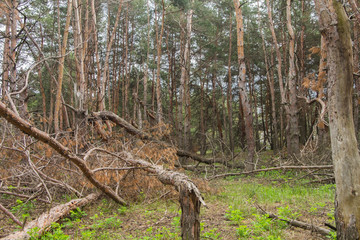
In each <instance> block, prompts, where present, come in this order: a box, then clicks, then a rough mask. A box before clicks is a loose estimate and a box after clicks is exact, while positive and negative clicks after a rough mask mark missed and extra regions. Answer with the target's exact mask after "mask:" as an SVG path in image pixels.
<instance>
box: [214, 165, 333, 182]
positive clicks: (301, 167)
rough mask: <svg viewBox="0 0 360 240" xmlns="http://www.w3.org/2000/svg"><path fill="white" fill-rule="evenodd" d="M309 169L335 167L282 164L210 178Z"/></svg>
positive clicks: (331, 166)
mask: <svg viewBox="0 0 360 240" xmlns="http://www.w3.org/2000/svg"><path fill="white" fill-rule="evenodd" d="M291 169H295V170H309V169H333V165H322V166H280V167H273V168H264V169H257V170H253V171H248V172H239V173H224V174H219V175H215V176H213V177H211V178H210V179H209V180H213V179H216V178H222V177H230V176H240V175H249V174H253V173H259V172H269V171H275V170H291Z"/></svg>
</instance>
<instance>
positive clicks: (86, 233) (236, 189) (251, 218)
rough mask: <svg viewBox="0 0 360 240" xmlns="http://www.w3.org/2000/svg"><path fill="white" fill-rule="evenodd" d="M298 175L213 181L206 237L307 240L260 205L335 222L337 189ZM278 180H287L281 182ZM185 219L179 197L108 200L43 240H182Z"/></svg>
mask: <svg viewBox="0 0 360 240" xmlns="http://www.w3.org/2000/svg"><path fill="white" fill-rule="evenodd" d="M297 177H298V176H297V175H296V172H290V173H289V172H287V173H286V174H282V173H281V172H276V173H261V174H258V175H257V176H254V177H242V178H230V179H227V180H217V181H214V182H211V183H210V185H211V186H214V187H215V188H218V189H219V191H218V193H217V194H213V193H204V197H205V201H206V202H207V203H208V205H209V206H210V209H205V208H202V209H201V221H202V222H201V226H200V227H201V239H270V240H279V239H306V235H304V236H303V235H301V236H296V237H295V238H292V233H293V230H291V229H290V228H289V227H288V225H287V224H286V223H284V222H282V221H280V220H273V219H270V218H268V217H267V216H266V215H264V214H263V213H261V212H260V211H259V209H258V208H257V206H261V207H262V208H264V209H265V210H267V211H269V212H271V213H274V214H277V215H278V216H279V217H281V218H284V219H299V220H302V221H305V222H309V223H313V224H315V225H316V223H317V222H318V223H319V224H317V225H320V224H322V223H323V222H329V223H332V224H334V214H333V199H334V190H335V185H333V184H327V185H317V186H311V185H308V184H305V183H306V180H304V181H303V180H301V181H291V179H296V178H297ZM274 178H275V179H283V180H284V181H283V182H282V183H281V184H280V183H279V182H274V181H273V179H274ZM25 210H28V209H27V206H24V204H23V203H20V202H19V204H18V205H17V206H16V207H14V208H13V211H14V212H15V211H16V212H26V211H25ZM180 215H181V212H180V207H179V204H178V202H177V200H176V199H174V200H167V201H166V200H161V201H155V202H153V203H151V204H144V203H139V204H134V205H132V206H130V207H122V206H119V205H116V204H115V203H114V202H112V201H110V200H107V199H103V200H101V201H99V202H98V203H97V204H94V205H92V206H89V207H86V208H84V209H76V210H75V211H72V212H71V214H70V215H69V216H68V217H67V218H66V219H64V220H63V221H62V222H60V223H59V224H57V225H53V227H52V230H51V231H50V232H49V233H48V234H46V235H44V236H42V238H41V239H84V240H91V239H96V240H101V239H137V240H147V239H151V240H162V239H164V240H165V239H175V240H177V239H180V238H181V237H180V232H181V229H180ZM313 221H314V222H313ZM316 221H317V222H316ZM299 232H301V233H303V232H305V234H306V231H305V230H302V231H299ZM308 234H311V233H310V232H309V233H308ZM289 236H291V237H289ZM308 236H310V235H308ZM37 237H38V236H37ZM34 239H35V238H34Z"/></svg>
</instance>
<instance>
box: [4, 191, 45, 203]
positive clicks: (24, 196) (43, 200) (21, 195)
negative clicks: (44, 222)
mask: <svg viewBox="0 0 360 240" xmlns="http://www.w3.org/2000/svg"><path fill="white" fill-rule="evenodd" d="M0 193H1V194H7V195H12V196H16V197H20V198H26V199H27V201H30V200H32V199H34V198H36V195H35V196H28V195H24V194H20V193H14V192H9V191H2V190H0ZM36 200H37V201H39V202H43V203H47V204H50V202H49V201H48V200H45V199H41V198H36Z"/></svg>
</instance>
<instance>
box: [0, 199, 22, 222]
mask: <svg viewBox="0 0 360 240" xmlns="http://www.w3.org/2000/svg"><path fill="white" fill-rule="evenodd" d="M0 210H1V211H3V212H4V213H5V214H6V215H8V216H9V217H10V218H11V219H12V220H13V221H14V222H15V223H16V224H17V225H19V226H20V227H23V225H22V223H21V222H20V220H19V219H17V217H15V216H14V214H12V213H11V212H10V211H9V210H7V209H6V208H5V207H4V206H3V205H2V204H1V203H0Z"/></svg>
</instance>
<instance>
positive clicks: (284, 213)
mask: <svg viewBox="0 0 360 240" xmlns="http://www.w3.org/2000/svg"><path fill="white" fill-rule="evenodd" d="M278 215H279V217H280V218H283V219H285V220H296V219H297V218H298V217H300V216H301V214H300V213H298V212H294V211H292V210H291V209H290V208H289V206H288V205H286V206H285V207H279V208H278Z"/></svg>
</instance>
